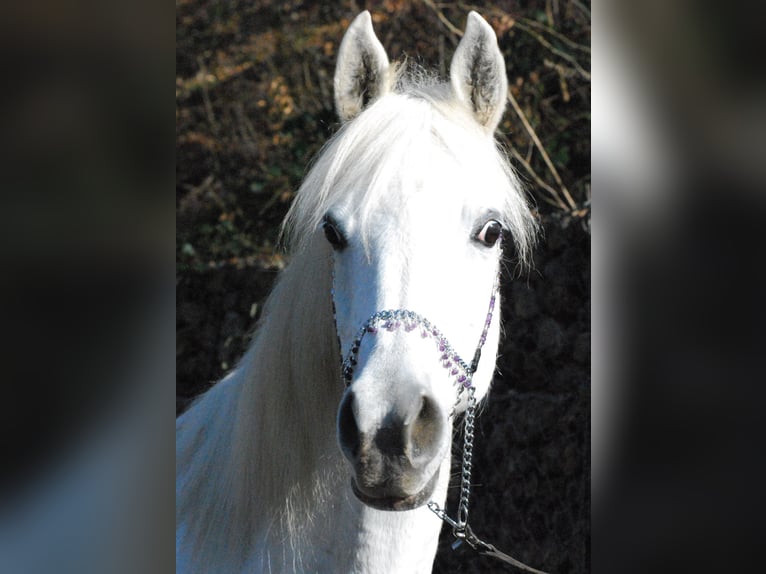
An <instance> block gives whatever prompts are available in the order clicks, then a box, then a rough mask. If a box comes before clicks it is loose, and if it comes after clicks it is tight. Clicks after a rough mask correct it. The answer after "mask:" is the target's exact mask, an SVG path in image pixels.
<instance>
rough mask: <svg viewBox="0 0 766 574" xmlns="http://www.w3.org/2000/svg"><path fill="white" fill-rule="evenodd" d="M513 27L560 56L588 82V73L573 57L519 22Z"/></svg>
mask: <svg viewBox="0 0 766 574" xmlns="http://www.w3.org/2000/svg"><path fill="white" fill-rule="evenodd" d="M515 26H517V27H519V28H520V29H521V30H523V31H524V32H526V33H527V34H529V35H530V36H532V37H533V38H534V39H535V40H537V41H538V42H540V43H541V44H542V45H543V46H545V47H546V48H548V49H549V50H550V51H551V52H553V53H554V54H556V55H557V56H560V57H562V58H564V59H565V60H566V61H567V62H570V63H571V64H572V65H573V66H574V67H575V70H577V71H578V72H579V74H580V75H581V76H582V77H583V78H585V79H586V80H587V81H589V82H590V72H588V71H587V70H585V68H583V67H582V66H581V65H580V63H579V62H578V61H577V60H576V59H575V57H574V56H572V55H571V54H567V53H566V52H563V51H562V50H559V49H558V48H556V47H555V46H554V45H553V44H551V43H550V42H549V41H548V40H546V39H545V38H543V37H542V36H541V35H540V34H538V33H537V32H535V31H534V30H532V29H531V28H530V27H529V26H527V25H525V24H522V23H521V22H518V21H517V22H516V24H515Z"/></svg>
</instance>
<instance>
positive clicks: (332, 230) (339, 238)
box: [322, 219, 346, 251]
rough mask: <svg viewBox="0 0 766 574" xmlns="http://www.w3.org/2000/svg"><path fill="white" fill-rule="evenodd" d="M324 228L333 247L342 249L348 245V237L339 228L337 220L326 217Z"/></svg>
mask: <svg viewBox="0 0 766 574" xmlns="http://www.w3.org/2000/svg"><path fill="white" fill-rule="evenodd" d="M322 230H323V231H324V236H325V237H326V238H327V241H329V243H330V245H332V248H333V249H335V250H336V251H340V250H341V249H343V248H344V247H345V246H346V238H345V237H343V234H342V233H341V232H340V230H338V226H337V224H336V223H335V222H333V221H332V220H330V219H325V220H324V222H322Z"/></svg>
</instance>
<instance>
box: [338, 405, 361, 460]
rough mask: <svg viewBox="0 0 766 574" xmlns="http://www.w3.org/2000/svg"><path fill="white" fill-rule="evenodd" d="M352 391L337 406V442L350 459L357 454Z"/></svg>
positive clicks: (357, 436)
mask: <svg viewBox="0 0 766 574" xmlns="http://www.w3.org/2000/svg"><path fill="white" fill-rule="evenodd" d="M354 400H355V397H354V393H353V392H351V391H349V392H347V393H346V394H345V396H344V397H343V400H342V401H341V403H340V407H339V408H338V442H339V443H340V447H341V449H342V450H343V454H345V455H346V457H348V458H349V459H350V460H353V459H355V458H356V457H357V456H358V455H359V426H358V425H357V424H356V417H355V416H354V408H353V405H354Z"/></svg>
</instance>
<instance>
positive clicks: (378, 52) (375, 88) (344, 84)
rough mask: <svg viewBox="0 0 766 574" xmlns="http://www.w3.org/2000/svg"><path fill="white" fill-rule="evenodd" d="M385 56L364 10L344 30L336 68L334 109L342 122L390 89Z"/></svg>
mask: <svg viewBox="0 0 766 574" xmlns="http://www.w3.org/2000/svg"><path fill="white" fill-rule="evenodd" d="M388 67H389V66H388V56H387V55H386V51H385V49H383V45H382V44H381V43H380V40H378V38H377V36H375V31H374V30H373V29H372V17H371V16H370V13H369V12H368V11H367V10H365V11H364V12H362V13H361V14H359V15H358V16H357V17H356V18H354V21H353V22H351V25H350V26H349V27H348V30H346V33H345V35H344V36H343V40H342V41H341V43H340V48H339V49H338V63H337V64H336V66H335V79H334V89H335V110H336V111H337V112H338V117H339V118H340V119H341V121H343V122H346V121H348V120H350V119H353V118H354V117H356V116H357V115H358V114H359V112H361V111H362V110H363V109H364V108H365V107H367V106H368V105H369V104H370V103H372V102H373V101H374V100H376V99H378V98H379V97H380V96H382V95H383V94H385V93H386V92H387V91H388V90H389V73H388Z"/></svg>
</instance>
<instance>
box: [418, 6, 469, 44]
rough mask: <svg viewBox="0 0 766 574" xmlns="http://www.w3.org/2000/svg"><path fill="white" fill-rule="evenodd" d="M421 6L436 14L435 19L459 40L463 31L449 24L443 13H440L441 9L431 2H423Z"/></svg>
mask: <svg viewBox="0 0 766 574" xmlns="http://www.w3.org/2000/svg"><path fill="white" fill-rule="evenodd" d="M423 4H425V5H426V6H428V7H429V8H431V10H433V11H434V12H435V13H436V17H437V18H439V20H440V21H441V23H442V24H444V25H445V26H446V27H447V29H448V30H449V31H450V32H452V33H453V34H455V35H456V36H459V37H460V38H462V37H463V31H462V30H461V29H460V28H457V27H456V26H455V25H454V24H453V23H452V22H450V21H449V20H448V19H447V17H446V16H445V15H444V12H442V11H441V9H440V8H439V7H438V6H437V5H436V4H434V3H433V1H432V0H423Z"/></svg>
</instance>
